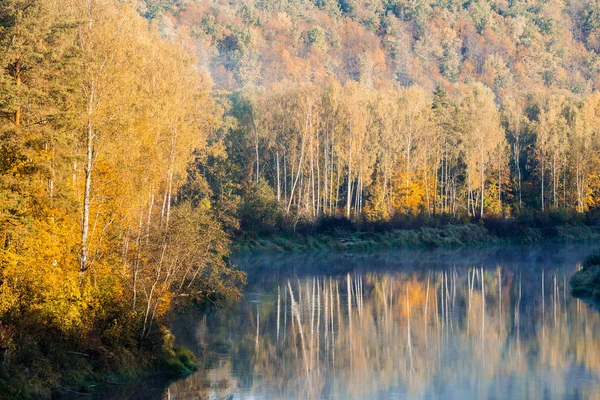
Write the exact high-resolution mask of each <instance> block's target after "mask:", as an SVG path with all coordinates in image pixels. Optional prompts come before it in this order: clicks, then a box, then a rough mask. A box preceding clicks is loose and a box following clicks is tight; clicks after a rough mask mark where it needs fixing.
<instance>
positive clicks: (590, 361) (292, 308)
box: [165, 265, 600, 399]
mask: <svg viewBox="0 0 600 400" xmlns="http://www.w3.org/2000/svg"><path fill="white" fill-rule="evenodd" d="M576 268H578V266H577V265H575V266H572V267H567V268H563V267H561V268H560V269H557V268H554V269H552V270H548V269H544V270H537V269H535V268H531V269H525V268H508V267H505V266H502V265H497V266H496V267H495V268H491V267H489V266H487V267H485V268H484V267H482V266H477V265H473V266H471V267H454V266H447V267H444V268H439V269H425V268H423V269H419V270H418V271H407V272H401V271H396V272H389V271H376V272H366V273H347V274H343V275H338V276H331V277H326V276H317V275H315V276H310V277H303V278H299V279H292V278H290V279H284V280H282V282H279V283H278V284H275V285H274V288H269V292H267V293H260V294H256V295H254V296H253V295H248V296H247V297H246V299H245V301H244V302H242V303H240V305H239V308H238V309H236V310H234V312H228V313H223V314H222V315H220V316H218V317H215V318H217V320H216V321H213V322H214V323H209V321H207V319H206V318H205V319H204V320H202V321H200V323H199V325H198V327H197V330H196V335H197V337H196V338H195V340H196V341H197V343H199V346H200V347H199V349H198V352H199V353H201V354H204V358H203V359H201V361H202V362H203V363H204V365H203V366H202V367H203V368H204V370H205V371H208V374H206V373H205V372H200V373H198V374H195V375H193V376H190V377H189V378H187V379H184V380H181V381H178V382H176V383H174V384H172V385H171V386H170V388H169V393H168V395H169V396H171V398H182V399H187V398H199V397H200V398H227V397H228V396H235V397H236V398H254V397H261V398H284V397H289V398H324V397H327V398H329V397H333V398H364V397H382V396H383V397H386V398H387V397H402V396H406V395H410V396H411V397H417V398H418V397H432V396H444V397H449V398H490V397H492V398H495V397H498V396H499V397H515V396H518V397H530V398H542V397H546V398H563V397H565V396H567V397H575V398H578V397H585V398H587V397H591V396H592V395H593V394H594V392H596V391H597V389H598V384H599V383H600V315H599V314H598V313H597V312H596V311H595V310H592V309H590V308H589V307H588V306H586V305H582V304H581V303H580V302H579V300H577V299H574V298H571V297H570V295H569V293H568V292H569V290H568V287H566V285H567V284H568V283H567V281H568V276H569V275H570V274H571V273H572V272H573V271H574V270H575V269H576ZM223 347H224V348H223ZM215 360H216V361H215ZM574 379H576V380H577V383H576V384H574V383H573V380H574ZM207 381H208V382H209V383H208V384H207ZM165 396H166V394H165Z"/></svg>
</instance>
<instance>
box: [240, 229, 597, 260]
mask: <svg viewBox="0 0 600 400" xmlns="http://www.w3.org/2000/svg"><path fill="white" fill-rule="evenodd" d="M592 240H600V226H587V225H572V226H569V225H565V226H554V227H549V228H533V227H527V226H517V229H514V230H513V229H509V230H508V231H500V232H494V231H492V230H491V229H488V228H487V227H485V226H481V225H476V224H464V225H444V226H441V227H421V228H415V229H393V230H388V231H384V232H369V231H342V230H338V231H331V232H325V233H315V234H290V233H276V234H273V235H269V236H258V235H252V234H246V235H244V236H242V237H240V238H237V239H234V241H233V244H232V248H231V255H235V256H241V255H247V254H257V253H268V254H270V253H274V254H277V253H304V252H321V251H342V252H343V251H366V250H372V249H386V248H388V249H394V248H438V247H441V248H454V247H457V248H458V247H471V246H474V247H476V246H487V245H503V244H538V243H540V244H541V243H582V242H587V241H592Z"/></svg>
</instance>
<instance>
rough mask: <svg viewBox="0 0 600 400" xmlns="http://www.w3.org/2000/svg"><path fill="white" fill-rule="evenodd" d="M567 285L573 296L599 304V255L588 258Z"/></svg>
mask: <svg viewBox="0 0 600 400" xmlns="http://www.w3.org/2000/svg"><path fill="white" fill-rule="evenodd" d="M569 283H570V284H571V294H572V295H573V296H575V297H579V298H581V299H583V300H588V301H591V302H593V303H596V304H600V254H592V255H590V256H588V257H587V258H586V259H585V260H584V262H583V264H582V268H581V270H580V271H577V272H576V273H574V274H573V276H572V277H571V280H570V281H569Z"/></svg>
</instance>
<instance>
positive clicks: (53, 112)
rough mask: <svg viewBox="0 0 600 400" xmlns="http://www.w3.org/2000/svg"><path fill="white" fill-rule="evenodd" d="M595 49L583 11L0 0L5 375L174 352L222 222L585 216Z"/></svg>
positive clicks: (208, 285) (219, 275) (223, 230)
mask: <svg viewBox="0 0 600 400" xmlns="http://www.w3.org/2000/svg"><path fill="white" fill-rule="evenodd" d="M598 53H600V4H599V3H597V2H596V1H578V0H574V1H572V2H569V3H567V2H562V1H555V0H550V1H546V2H543V1H532V2H520V1H511V2H504V1H501V0H499V1H486V0H480V1H467V2H464V3H458V2H453V1H446V0H440V1H439V2H436V1H426V0H423V1H421V0H417V1H411V2H402V1H397V0H390V1H386V2H378V1H373V2H368V3H361V2H357V1H354V0H339V1H333V0H315V1H314V2H310V1H303V0H297V1H281V2H280V1H260V0H257V1H255V2H252V1H242V0H239V1H221V0H215V1H208V0H198V1H195V0H189V1H187V2H183V1H181V2H173V1H166V0H147V1H145V2H133V1H116V0H36V1H26V0H7V1H3V2H2V3H1V4H0V66H1V68H0V117H1V119H0V348H1V350H2V353H1V355H0V358H1V360H2V362H1V364H2V366H1V367H0V384H6V385H8V386H7V387H9V390H14V391H13V392H10V391H7V392H6V393H10V394H11V395H17V394H22V392H18V390H22V389H20V388H21V387H23V386H25V385H24V384H23V382H29V385H30V386H31V382H43V385H42V386H40V387H38V388H35V389H33V390H34V391H35V390H37V392H35V393H36V395H40V394H47V393H48V391H49V390H50V389H51V388H53V387H54V388H56V387H58V386H59V385H61V384H64V381H63V377H61V375H60V373H58V372H56V371H59V370H60V368H61V365H63V366H64V365H66V366H72V365H76V361H74V360H76V359H77V360H79V359H81V358H82V357H83V356H81V354H84V356H90V354H92V355H94V354H96V355H98V354H100V356H99V359H100V360H102V362H101V363H100V364H102V365H101V366H100V367H102V368H106V369H109V370H111V369H116V368H118V367H119V366H120V365H122V364H123V360H124V359H125V358H126V357H127V355H129V357H130V359H131V360H133V359H135V358H136V356H135V354H137V353H136V352H139V351H140V349H144V348H148V349H152V348H156V346H159V347H160V346H162V348H164V349H167V351H171V350H172V349H170V347H169V342H168V341H169V340H171V339H169V335H168V332H167V331H166V330H165V329H164V325H165V318H166V316H167V315H168V312H169V310H171V309H172V308H173V306H174V305H176V304H180V303H183V302H186V303H187V302H190V301H197V302H205V301H210V302H219V301H220V300H225V299H229V298H235V297H237V296H239V293H240V292H239V288H240V285H241V284H242V283H243V280H244V277H243V274H241V273H240V272H238V271H237V270H236V269H235V267H234V266H232V265H231V264H230V263H229V262H228V254H229V243H230V240H231V238H232V237H235V236H236V235H239V234H240V232H247V231H250V232H259V233H265V232H275V231H278V230H284V229H286V230H293V229H295V228H296V226H297V225H298V224H299V223H302V224H305V225H306V224H311V223H315V222H317V221H318V220H319V219H321V218H323V217H329V216H334V217H346V218H348V219H350V220H353V221H363V222H364V221H370V222H382V221H389V220H393V219H394V218H398V217H399V216H411V217H427V218H429V217H431V218H452V219H453V220H456V221H458V220H477V219H478V220H483V221H485V220H486V218H490V217H495V218H498V217H500V218H508V217H511V218H512V217H521V216H523V215H531V214H532V213H547V212H562V213H564V215H575V216H577V215H585V214H586V213H588V212H590V211H593V210H594V209H595V207H596V204H597V202H598V201H600V174H599V173H598V171H600V169H599V165H598V163H600V94H598V92H597V91H596V90H597V89H599V88H600V78H599V76H600V75H599V74H598V72H600V56H599V55H598ZM56 343H59V344H58V345H57V344H56ZM61 343H65V345H64V348H61V347H60V346H61V345H60V344H61ZM119 346H120V347H121V348H122V351H119V354H124V355H123V356H119V357H122V358H121V359H118V358H114V354H113V353H112V352H111V350H110V349H114V348H115V347H119ZM102 355H104V356H102ZM77 357H79V358H77ZM111 357H112V358H111ZM32 360H35V361H32ZM61 363H62V364H61ZM97 364H98V363H97ZM49 366H52V367H51V368H49ZM97 367H98V365H96V366H95V367H94V368H97ZM14 371H19V373H18V374H15V373H14ZM19 379H20V381H19ZM36 379H37V381H36ZM71 379H72V378H71ZM15 382H16V383H15Z"/></svg>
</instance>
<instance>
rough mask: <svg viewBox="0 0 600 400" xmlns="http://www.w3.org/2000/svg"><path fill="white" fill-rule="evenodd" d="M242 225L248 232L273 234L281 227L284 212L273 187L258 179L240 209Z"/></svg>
mask: <svg viewBox="0 0 600 400" xmlns="http://www.w3.org/2000/svg"><path fill="white" fill-rule="evenodd" d="M240 219H241V227H242V230H244V231H246V232H254V233H258V234H272V233H275V232H276V231H278V230H279V229H281V226H282V213H281V209H280V207H279V203H278V202H277V196H276V195H275V192H274V191H273V188H271V186H270V185H269V184H268V183H267V182H266V181H264V180H260V181H258V183H256V184H254V185H253V186H252V188H251V189H250V191H249V193H248V195H247V196H246V197H245V199H244V202H243V204H242V209H241V211H240Z"/></svg>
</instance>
